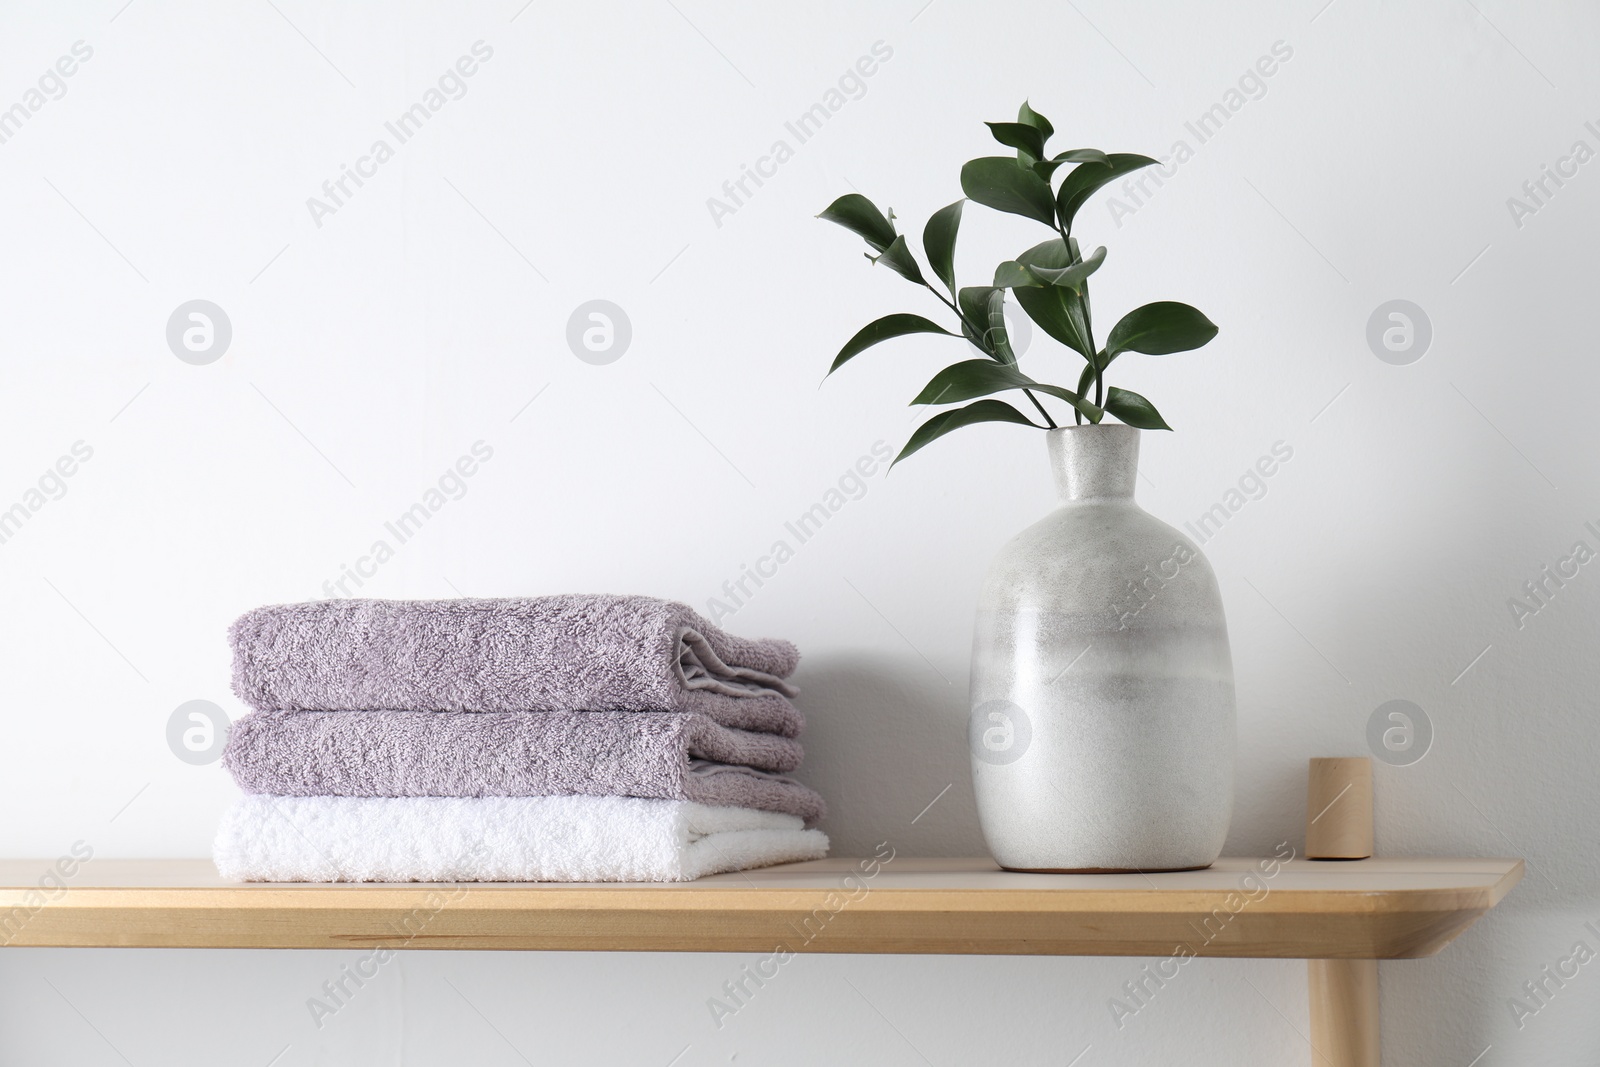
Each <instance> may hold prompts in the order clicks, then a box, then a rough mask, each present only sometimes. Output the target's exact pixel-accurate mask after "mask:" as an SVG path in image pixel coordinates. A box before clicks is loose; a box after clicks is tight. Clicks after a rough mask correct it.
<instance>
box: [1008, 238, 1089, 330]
mask: <svg viewBox="0 0 1600 1067" xmlns="http://www.w3.org/2000/svg"><path fill="white" fill-rule="evenodd" d="M1072 258H1073V257H1072V253H1071V252H1070V251H1068V246H1067V244H1066V242H1065V241H1063V240H1061V238H1059V237H1052V238H1051V239H1050V240H1048V241H1045V242H1043V243H1041V244H1037V245H1034V246H1033V247H1032V248H1030V249H1028V250H1027V251H1026V252H1024V253H1022V255H1020V256H1018V257H1017V261H1018V262H1019V263H1021V264H1022V265H1023V266H1024V267H1027V268H1029V269H1030V270H1032V269H1034V268H1044V269H1047V270H1061V269H1063V268H1067V267H1070V266H1071V265H1072ZM1014 292H1015V293H1016V296H1017V303H1019V304H1021V305H1022V310H1023V311H1026V312H1027V313H1028V318H1030V319H1032V320H1033V321H1034V322H1035V323H1036V324H1037V325H1038V327H1039V328H1040V329H1041V330H1043V331H1044V332H1045V333H1047V334H1049V335H1050V336H1051V337H1054V338H1055V339H1056V340H1057V341H1060V342H1061V343H1062V344H1064V345H1066V346H1068V347H1069V348H1071V349H1073V350H1074V351H1075V352H1077V353H1079V354H1080V355H1082V356H1084V357H1085V358H1087V357H1088V355H1089V352H1090V348H1089V317H1088V309H1087V307H1086V305H1085V300H1084V296H1083V295H1082V294H1081V293H1079V292H1078V291H1076V290H1074V289H1070V288H1067V287H1065V286H1060V285H1045V286H1039V287H1037V288H1020V289H1016V290H1014Z"/></svg>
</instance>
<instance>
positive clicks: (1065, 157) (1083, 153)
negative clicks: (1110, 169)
mask: <svg viewBox="0 0 1600 1067" xmlns="http://www.w3.org/2000/svg"><path fill="white" fill-rule="evenodd" d="M1050 162H1052V163H1104V164H1106V165H1108V166H1109V165H1110V163H1111V157H1109V156H1107V155H1106V154H1105V153H1104V152H1102V151H1100V149H1098V148H1069V149H1067V150H1066V151H1065V152H1057V153H1056V154H1055V155H1053V156H1051V157H1050Z"/></svg>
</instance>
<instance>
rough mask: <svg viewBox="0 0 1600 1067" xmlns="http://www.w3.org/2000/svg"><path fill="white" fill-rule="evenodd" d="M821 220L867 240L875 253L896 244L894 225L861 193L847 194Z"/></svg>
mask: <svg viewBox="0 0 1600 1067" xmlns="http://www.w3.org/2000/svg"><path fill="white" fill-rule="evenodd" d="M817 218H819V219H827V220H828V221H829V222H837V223H838V224H839V225H840V226H843V227H844V228H845V229H847V230H849V231H850V232H851V233H854V234H857V235H858V236H860V237H863V238H865V239H866V242H867V244H869V245H871V246H872V247H873V249H874V250H875V251H878V252H883V251H885V250H887V249H888V247H889V246H890V245H891V244H893V243H894V224H893V223H891V222H890V221H889V220H888V219H886V218H884V215H883V212H881V211H879V210H878V207H877V205H876V204H874V203H873V202H872V201H871V200H868V199H867V198H866V197H864V196H862V195H861V194H860V193H846V194H845V195H844V196H841V197H840V198H839V199H837V200H835V201H834V202H833V203H831V204H829V205H828V207H827V209H826V210H824V211H823V212H822V214H820V215H818V216H817Z"/></svg>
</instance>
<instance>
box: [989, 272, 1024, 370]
mask: <svg viewBox="0 0 1600 1067" xmlns="http://www.w3.org/2000/svg"><path fill="white" fill-rule="evenodd" d="M988 337H989V343H990V344H991V345H993V346H994V354H995V355H997V356H999V357H1000V360H1001V362H1003V363H1009V364H1010V365H1011V366H1013V367H1015V366H1016V365H1017V354H1016V353H1015V352H1013V351H1012V350H1011V335H1010V334H1009V333H1007V332H1006V291H1005V290H1004V289H996V290H995V291H994V292H992V293H990V294H989V333H988Z"/></svg>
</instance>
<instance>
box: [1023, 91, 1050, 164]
mask: <svg viewBox="0 0 1600 1067" xmlns="http://www.w3.org/2000/svg"><path fill="white" fill-rule="evenodd" d="M1017 121H1018V122H1022V123H1026V124H1027V125H1029V126H1032V127H1033V128H1034V129H1036V130H1038V131H1039V133H1040V134H1042V135H1043V138H1044V140H1046V141H1048V140H1049V139H1050V138H1051V137H1053V136H1054V135H1055V132H1056V128H1055V127H1054V126H1052V125H1050V120H1049V119H1047V118H1045V117H1044V116H1043V115H1041V114H1039V113H1038V112H1037V111H1035V110H1033V108H1031V107H1029V106H1028V102H1027V101H1026V100H1024V101H1023V102H1022V106H1021V107H1019V108H1017ZM1035 154H1036V155H1038V156H1040V157H1041V158H1042V157H1043V156H1044V153H1043V152H1038V153H1035Z"/></svg>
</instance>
